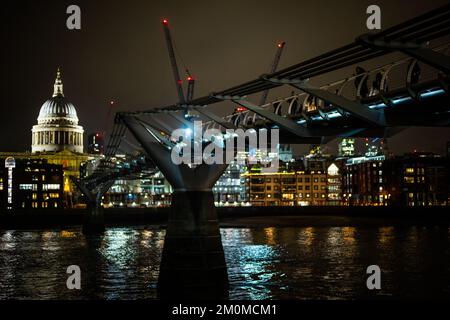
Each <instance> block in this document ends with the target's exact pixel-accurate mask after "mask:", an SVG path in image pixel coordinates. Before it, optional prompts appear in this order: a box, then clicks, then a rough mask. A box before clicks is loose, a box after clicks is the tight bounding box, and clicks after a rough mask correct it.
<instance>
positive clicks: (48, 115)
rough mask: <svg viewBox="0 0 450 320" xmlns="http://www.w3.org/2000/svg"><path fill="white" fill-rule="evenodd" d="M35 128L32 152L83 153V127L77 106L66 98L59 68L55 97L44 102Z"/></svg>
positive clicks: (54, 91)
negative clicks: (67, 151)
mask: <svg viewBox="0 0 450 320" xmlns="http://www.w3.org/2000/svg"><path fill="white" fill-rule="evenodd" d="M37 121H38V124H37V125H35V126H33V129H32V132H33V136H32V137H33V138H32V147H31V149H32V152H45V151H61V150H66V149H67V150H70V151H73V152H79V153H82V152H83V133H84V130H83V127H81V126H79V125H78V116H77V111H76V109H75V106H74V105H73V104H72V103H70V102H69V101H68V100H67V99H66V97H64V91H63V83H62V79H61V71H60V70H59V68H58V71H57V73H56V80H55V84H54V87H53V97H52V98H50V99H48V100H47V101H45V102H44V104H43V105H42V107H41V110H40V111H39V116H38V118H37Z"/></svg>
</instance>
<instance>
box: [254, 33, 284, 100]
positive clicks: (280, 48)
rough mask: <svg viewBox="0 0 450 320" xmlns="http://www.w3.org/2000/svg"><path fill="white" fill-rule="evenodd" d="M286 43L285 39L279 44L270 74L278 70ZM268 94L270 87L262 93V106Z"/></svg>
mask: <svg viewBox="0 0 450 320" xmlns="http://www.w3.org/2000/svg"><path fill="white" fill-rule="evenodd" d="M285 44H286V42H284V41H283V42H280V43H278V44H277V52H276V53H275V58H274V59H273V62H272V66H271V68H270V74H272V73H274V72H275V71H276V70H277V67H278V63H279V62H280V58H281V54H282V53H283V49H284V45H285ZM268 94H269V89H267V90H265V91H264V92H263V93H262V96H261V100H260V101H259V105H260V106H262V105H264V104H266V100H267V95H268Z"/></svg>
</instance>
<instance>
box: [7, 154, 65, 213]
mask: <svg viewBox="0 0 450 320" xmlns="http://www.w3.org/2000/svg"><path fill="white" fill-rule="evenodd" d="M0 163H2V164H3V165H2V166H0V210H18V209H56V208H62V207H63V203H64V202H63V170H62V166H60V165H54V164H49V163H48V162H47V161H46V160H42V159H14V158H12V157H8V158H6V159H5V158H0Z"/></svg>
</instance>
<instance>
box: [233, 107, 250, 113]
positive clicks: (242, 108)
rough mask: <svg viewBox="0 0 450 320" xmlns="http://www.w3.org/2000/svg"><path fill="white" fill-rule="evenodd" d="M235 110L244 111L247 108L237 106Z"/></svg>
mask: <svg viewBox="0 0 450 320" xmlns="http://www.w3.org/2000/svg"><path fill="white" fill-rule="evenodd" d="M236 111H237V112H244V111H247V108H244V107H237V108H236Z"/></svg>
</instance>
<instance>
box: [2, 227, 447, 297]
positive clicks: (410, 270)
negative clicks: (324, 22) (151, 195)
mask: <svg viewBox="0 0 450 320" xmlns="http://www.w3.org/2000/svg"><path fill="white" fill-rule="evenodd" d="M221 233H222V241H223V246H224V250H225V256H226V261H227V265H228V274H229V281H230V298H231V299H239V300H241V299H361V298H362V299H372V298H376V299H379V298H381V299H410V298H413V299H415V298H445V299H448V298H449V297H450V228H449V227H448V226H427V227H422V226H358V227H350V226H348V227H345V226H340V227H331V226H315V227H313V226H310V227H307V226H305V227H270V228H263V227H255V228H222V229H221ZM164 235H165V230H164V229H160V228H159V227H156V226H136V227H123V228H108V229H107V231H106V233H105V234H104V235H103V236H101V237H92V238H88V237H85V236H84V235H83V234H82V233H81V230H80V229H79V228H70V229H54V230H39V231H13V230H9V231H7V230H3V231H0V299H153V298H155V297H156V283H157V279H158V268H159V263H160V258H161V252H162V248H163V244H164ZM372 264H376V265H378V266H379V267H380V268H381V286H382V288H381V290H375V291H370V290H368V289H367V287H366V279H367V277H368V275H367V274H366V268H367V266H369V265H372ZM69 265H78V266H80V268H81V277H82V281H81V283H82V284H81V286H82V287H81V290H68V289H67V287H66V280H67V277H68V274H66V269H67V267H68V266H69Z"/></svg>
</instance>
